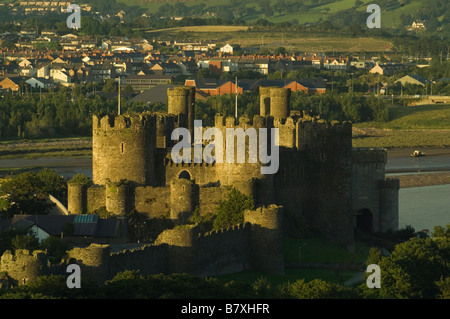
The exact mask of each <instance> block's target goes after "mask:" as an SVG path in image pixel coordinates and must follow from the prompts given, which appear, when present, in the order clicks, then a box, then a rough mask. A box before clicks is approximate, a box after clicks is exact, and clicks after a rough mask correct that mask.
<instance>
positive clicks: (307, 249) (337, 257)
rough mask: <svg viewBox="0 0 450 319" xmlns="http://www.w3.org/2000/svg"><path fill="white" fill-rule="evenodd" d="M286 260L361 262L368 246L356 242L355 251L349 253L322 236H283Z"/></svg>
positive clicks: (365, 255)
mask: <svg viewBox="0 0 450 319" xmlns="http://www.w3.org/2000/svg"><path fill="white" fill-rule="evenodd" d="M283 250H284V258H285V261H286V262H298V261H301V262H322V263H330V262H362V261H364V260H365V259H366V257H367V254H368V251H369V247H368V246H366V245H365V244H362V243H356V245H355V253H354V254H353V253H350V252H349V251H348V250H346V249H345V248H344V247H342V246H341V245H339V244H337V243H334V242H330V241H328V240H325V239H323V238H318V237H317V238H305V239H297V238H285V239H284V242H283Z"/></svg>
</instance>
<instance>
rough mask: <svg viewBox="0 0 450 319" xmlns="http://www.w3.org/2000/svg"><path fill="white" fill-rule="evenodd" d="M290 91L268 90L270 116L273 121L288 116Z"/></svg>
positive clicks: (280, 89) (285, 89)
mask: <svg viewBox="0 0 450 319" xmlns="http://www.w3.org/2000/svg"><path fill="white" fill-rule="evenodd" d="M290 96H291V89H288V88H271V89H270V115H271V116H273V117H274V118H275V119H285V118H287V117H288V116H289V114H290V112H291V111H290V105H289V104H290V103H289V100H290Z"/></svg>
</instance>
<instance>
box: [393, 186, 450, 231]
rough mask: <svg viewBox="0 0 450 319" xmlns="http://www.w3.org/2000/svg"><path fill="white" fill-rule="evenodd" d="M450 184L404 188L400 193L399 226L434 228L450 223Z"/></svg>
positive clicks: (417, 229) (417, 228)
mask: <svg viewBox="0 0 450 319" xmlns="http://www.w3.org/2000/svg"><path fill="white" fill-rule="evenodd" d="M449 195H450V184H447V185H435V186H424V187H412V188H402V189H400V194H399V201H400V203H399V227H400V228H403V227H405V226H406V225H411V226H412V227H414V229H415V230H416V231H420V230H422V229H428V230H430V231H432V230H433V228H434V226H446V225H447V224H449V223H450V196H449Z"/></svg>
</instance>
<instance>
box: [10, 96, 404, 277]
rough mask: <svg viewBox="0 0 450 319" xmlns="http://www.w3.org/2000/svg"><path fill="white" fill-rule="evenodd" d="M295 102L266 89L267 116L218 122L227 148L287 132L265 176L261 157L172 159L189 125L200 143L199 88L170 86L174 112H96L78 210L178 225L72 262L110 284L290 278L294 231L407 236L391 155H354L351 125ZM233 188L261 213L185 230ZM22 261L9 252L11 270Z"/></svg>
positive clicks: (74, 254) (76, 255) (343, 240)
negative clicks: (114, 278) (136, 245)
mask: <svg viewBox="0 0 450 319" xmlns="http://www.w3.org/2000/svg"><path fill="white" fill-rule="evenodd" d="M289 101H290V90H289V89H286V88H272V87H269V88H267V87H264V88H261V89H260V115H257V116H254V117H253V118H252V119H250V118H248V117H246V116H243V117H240V118H239V119H235V118H234V117H226V118H224V117H223V116H221V115H216V117H215V127H216V128H218V129H219V130H220V131H222V132H223V134H222V136H223V138H224V140H223V144H222V145H223V146H224V147H225V146H226V143H227V140H226V139H225V136H226V133H225V131H226V129H227V128H235V129H237V128H242V129H243V130H246V129H248V128H256V129H257V130H256V132H258V128H268V129H270V128H278V132H279V133H278V136H279V169H278V171H277V172H276V173H275V174H266V175H263V174H261V167H262V166H264V165H267V164H263V163H262V162H260V161H257V162H256V163H236V162H235V163H225V162H224V163H219V162H216V163H206V162H202V163H195V161H192V162H191V163H184V162H181V163H175V162H174V161H173V160H172V157H171V149H172V147H173V146H174V145H175V143H177V141H174V140H172V139H171V134H172V131H173V130H174V129H175V128H181V127H184V128H187V129H188V130H189V132H190V133H191V135H192V136H193V135H194V119H195V118H196V115H195V89H194V88H190V87H176V88H173V89H169V90H168V112H167V113H164V114H162V113H144V114H139V115H116V116H110V115H106V116H98V115H94V116H93V137H92V139H93V178H92V182H93V184H92V185H81V184H76V183H69V186H68V187H69V188H68V210H69V212H70V213H71V214H83V213H92V212H94V211H96V210H98V209H101V208H106V210H107V211H108V212H110V213H112V214H114V215H117V216H118V217H121V218H124V217H125V216H126V215H127V214H128V213H129V212H131V211H134V212H137V213H138V214H141V215H144V216H145V217H146V218H147V220H148V222H149V223H152V221H154V220H157V219H160V218H168V219H171V220H172V221H173V222H174V224H175V225H178V226H177V227H174V228H172V229H167V230H165V231H163V232H162V233H161V234H160V235H159V236H158V238H157V239H156V241H155V242H154V243H153V244H152V245H148V246H145V247H143V248H142V249H138V250H136V251H133V252H131V251H127V252H122V253H111V252H108V250H109V248H108V246H95V247H94V246H93V247H89V248H76V249H75V250H72V251H70V252H68V258H69V259H70V258H72V259H73V260H74V261H76V262H77V263H78V264H81V265H84V267H87V268H89V269H97V268H99V267H94V266H95V265H97V266H98V265H100V264H101V265H102V267H100V268H101V270H98V269H97V270H94V273H95V272H101V275H100V274H96V275H94V276H93V277H95V278H108V277H111V275H112V274H113V273H114V272H117V271H119V270H120V269H122V270H124V269H146V270H147V271H146V272H147V273H157V272H188V273H195V274H201V275H204V274H208V275H211V274H218V273H227V272H234V271H238V270H242V269H249V268H252V269H260V270H264V271H273V272H282V271H283V269H284V264H283V258H282V245H281V239H282V236H283V234H285V233H286V232H289V231H293V230H298V229H308V230H314V231H317V232H318V233H320V234H321V235H322V236H324V237H326V238H328V239H330V240H332V241H335V242H338V243H340V244H342V245H343V246H346V247H348V248H349V249H351V248H352V247H353V245H354V239H355V231H356V230H357V229H359V230H361V231H365V232H384V231H387V230H394V231H395V230H397V229H398V190H399V181H398V180H397V179H387V178H385V164H386V162H387V153H386V150H385V149H361V148H358V149H355V148H352V125H351V123H349V122H337V121H333V122H328V121H325V120H322V119H319V118H316V117H313V116H311V115H309V114H308V113H306V112H300V113H295V112H293V111H291V109H290V102H289ZM267 131H268V132H269V133H270V130H267ZM259 139H260V135H259V133H258V140H259ZM267 141H270V137H269V138H267ZM207 144H208V143H207V142H206V143H205V144H204V145H203V147H207ZM192 148H194V146H192ZM246 151H247V152H248V145H247V149H246ZM192 153H194V151H192ZM216 153H217V151H216ZM235 153H236V152H235ZM233 187H234V188H236V189H238V190H239V191H240V192H242V193H243V194H245V195H248V196H251V197H252V198H253V200H254V203H255V206H256V207H257V209H256V210H255V211H247V212H245V223H244V224H242V225H237V226H235V227H233V228H230V229H225V230H222V231H216V232H213V233H207V234H205V233H202V232H201V231H200V230H199V229H198V227H195V226H192V225H186V223H187V221H188V219H189V217H190V216H192V214H193V212H194V211H197V212H199V214H200V216H201V215H205V214H208V213H212V212H214V210H215V208H216V207H217V205H218V203H219V202H220V201H221V200H223V199H225V198H226V196H227V194H228V193H229V191H230V190H231V189H232V188H233ZM282 220H284V222H282ZM93 252H95V253H93ZM27 256H28V257H27V258H33V260H39V259H38V258H36V257H32V256H29V255H27ZM3 257H5V256H3ZM3 257H2V265H3V263H4V260H3ZM14 258H15V257H13V256H10V255H7V256H6V257H5V262H6V261H7V260H8V261H10V262H11V261H12V260H14ZM13 264H14V263H13ZM5 267H6V266H5ZM44 268H45V267H44ZM2 269H4V267H2ZM30 269H34V268H30Z"/></svg>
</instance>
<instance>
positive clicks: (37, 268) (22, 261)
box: [0, 249, 48, 285]
mask: <svg viewBox="0 0 450 319" xmlns="http://www.w3.org/2000/svg"><path fill="white" fill-rule="evenodd" d="M47 258H48V256H47V253H46V252H45V251H42V250H35V251H33V252H30V251H28V250H26V249H17V250H16V251H15V253H14V254H13V253H11V251H9V250H6V251H5V252H4V253H3V255H2V256H1V258H0V272H7V273H8V276H9V277H11V278H12V279H13V281H14V283H15V284H18V285H24V284H27V283H29V282H32V281H35V280H36V279H37V278H38V277H39V276H43V275H47V274H48V263H47Z"/></svg>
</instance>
